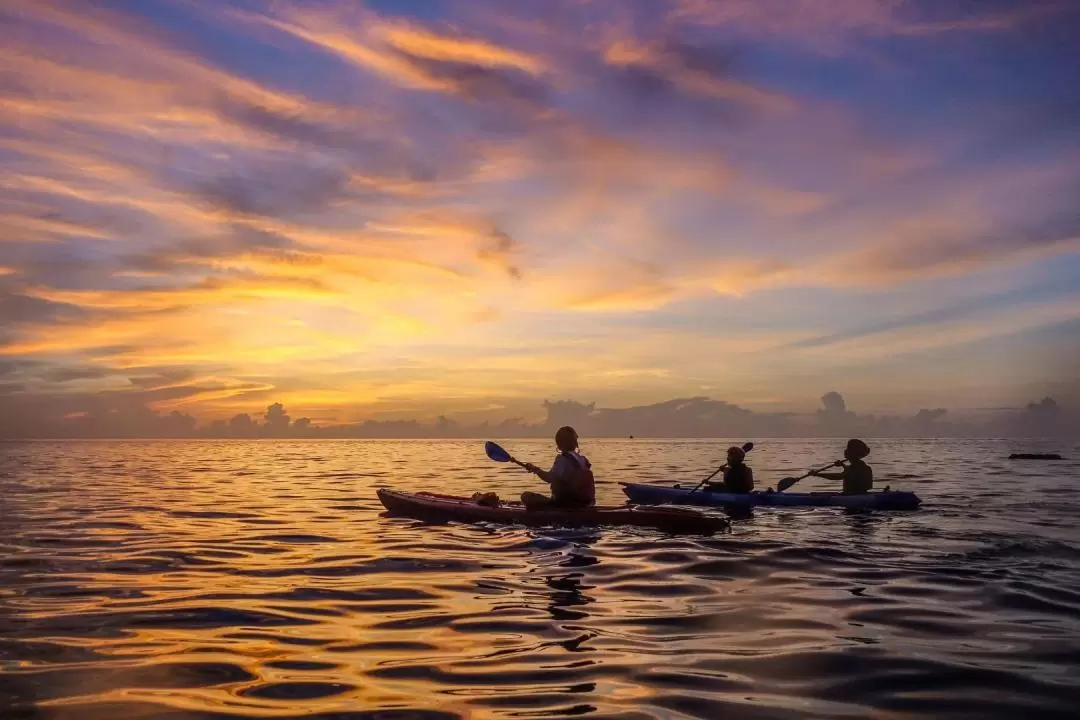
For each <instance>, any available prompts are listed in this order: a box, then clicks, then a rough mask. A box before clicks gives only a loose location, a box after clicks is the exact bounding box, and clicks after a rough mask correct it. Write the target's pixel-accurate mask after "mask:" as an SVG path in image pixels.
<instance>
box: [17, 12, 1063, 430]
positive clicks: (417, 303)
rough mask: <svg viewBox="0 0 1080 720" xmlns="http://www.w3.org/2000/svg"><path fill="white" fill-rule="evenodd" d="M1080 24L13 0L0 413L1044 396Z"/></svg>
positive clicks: (920, 403)
mask: <svg viewBox="0 0 1080 720" xmlns="http://www.w3.org/2000/svg"><path fill="white" fill-rule="evenodd" d="M1078 33H1080V3H1077V2H1073V1H1070V0H1063V1H1059V0H1022V1H1020V0H1018V1H1017V2H999V1H996V0H922V1H920V0H906V1H905V0H716V1H714V2H710V1H708V0H670V1H662V0H639V1H637V2H634V1H632V0H627V1H625V2H624V1H615V0H612V1H603V0H592V1H589V0H523V1H522V2H510V1H506V2H503V1H495V0H491V1H490V2H470V1H461V2H457V1H454V2H450V1H449V0H448V1H446V2H437V1H434V0H433V1H430V2H424V1H421V0H382V1H380V2H375V1H374V0H371V1H369V2H366V3H360V2H341V1H338V2H299V1H297V2H285V1H280V2H270V1H266V2H262V1H256V0H251V1H241V2H201V1H196V0H172V1H168V0H126V1H123V0H101V1H98V2H94V3H89V2H74V1H70V2H44V1H43V0H3V3H2V4H0V93H2V96H3V97H2V104H0V159H2V164H0V186H2V190H0V323H2V324H0V406H2V405H3V404H4V403H8V404H9V405H11V404H12V403H16V402H18V403H22V406H24V407H28V406H30V405H33V406H40V407H46V408H52V409H53V411H54V412H55V413H56V415H57V417H62V416H64V415H72V414H78V413H80V412H86V411H89V410H92V409H100V408H101V407H104V406H108V404H109V403H114V402H115V403H128V404H130V403H141V404H147V405H149V406H150V407H153V408H154V409H156V410H159V411H169V410H172V409H180V410H182V411H184V412H189V413H191V414H194V415H197V416H199V417H200V418H205V419H212V418H216V417H226V416H231V415H232V414H234V413H237V412H248V411H251V412H256V411H260V410H262V409H263V408H265V407H266V406H267V405H268V404H269V403H270V402H274V401H280V402H282V403H284V404H285V405H286V406H287V407H288V408H289V409H290V410H291V411H293V414H294V415H307V416H309V417H311V418H312V419H314V420H316V421H326V422H329V421H351V420H357V419H364V418H370V417H421V418H422V417H431V416H433V415H436V414H439V413H446V414H450V415H456V416H460V417H462V418H485V417H491V418H500V417H505V416H508V415H522V414H524V415H527V416H535V415H538V414H540V413H542V408H541V407H540V406H539V402H540V401H541V400H543V399H544V398H551V399H555V398H571V397H572V398H576V399H579V400H584V401H594V400H595V401H597V402H598V403H599V404H601V405H607V406H626V405H633V404H638V403H646V402H655V401H659V400H665V399H668V398H672V397H681V396H695V395H706V396H711V397H714V398H718V399H722V400H727V401H730V402H732V403H737V404H739V405H741V406H743V407H747V408H753V409H764V410H781V409H791V410H805V409H810V408H813V407H816V406H817V405H818V398H819V397H820V396H821V395H822V394H823V393H824V392H826V391H829V390H838V391H841V392H842V393H843V394H844V397H845V398H846V399H847V401H848V403H849V405H851V406H853V407H857V408H858V409H860V410H866V411H874V412H909V411H912V410H915V409H918V408H920V407H939V406H940V407H949V408H970V409H975V408H986V407H997V406H1009V405H1017V404H1022V403H1025V402H1027V401H1028V400H1031V399H1032V398H1035V397H1041V396H1043V395H1046V394H1058V395H1059V396H1062V395H1067V394H1068V393H1069V392H1075V388H1076V385H1075V384H1074V382H1075V380H1076V378H1077V376H1078V375H1080V372H1078V371H1077V367H1078V365H1080V353H1078V349H1080V200H1078V198H1080V82H1078V81H1077V70H1076V69H1077V68H1078V67H1080V43H1078V42H1077V40H1076V38H1077V35H1078ZM5 398H6V400H5ZM12 406H14V405H12Z"/></svg>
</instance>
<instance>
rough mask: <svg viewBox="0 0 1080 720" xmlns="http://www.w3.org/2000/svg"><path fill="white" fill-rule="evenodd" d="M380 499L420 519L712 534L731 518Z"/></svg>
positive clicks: (673, 511)
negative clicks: (529, 508) (626, 526)
mask: <svg viewBox="0 0 1080 720" xmlns="http://www.w3.org/2000/svg"><path fill="white" fill-rule="evenodd" d="M379 500H380V501H381V502H382V504H383V505H385V506H386V509H387V510H389V511H390V512H391V513H395V514H398V515H407V516H409V517H414V518H419V519H421V520H435V521H446V520H458V521H461V522H496V523H510V524H516V525H551V526H561V527H582V526H586V527H592V526H598V525H632V526H636V527H650V528H656V529H657V530H663V531H665V532H671V533H691V534H702V535H709V534H712V533H714V532H717V531H720V530H724V529H726V528H727V527H728V521H727V520H725V519H724V518H720V517H712V516H709V515H705V514H703V513H699V512H697V511H695V510H680V509H677V508H648V507H646V508H629V507H626V506H607V507H603V506H597V507H591V508H582V509H580V510H562V509H559V510H526V509H525V507H524V506H523V505H521V503H502V504H500V505H499V507H489V506H487V505H478V504H477V503H476V502H475V501H473V500H472V499H471V498H465V497H456V496H453V495H436V494H433V493H426V492H422V493H407V492H400V491H397V490H385V489H382V490H379Z"/></svg>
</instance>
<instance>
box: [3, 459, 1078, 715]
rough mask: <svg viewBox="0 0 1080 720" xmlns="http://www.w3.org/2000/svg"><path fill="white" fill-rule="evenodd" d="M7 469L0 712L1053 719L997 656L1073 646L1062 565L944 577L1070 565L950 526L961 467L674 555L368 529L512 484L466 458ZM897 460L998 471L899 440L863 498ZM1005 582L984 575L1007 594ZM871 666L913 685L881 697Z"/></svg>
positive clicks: (1003, 534)
mask: <svg viewBox="0 0 1080 720" xmlns="http://www.w3.org/2000/svg"><path fill="white" fill-rule="evenodd" d="M519 445H520V446H522V448H523V452H522V454H523V455H527V454H528V455H532V456H534V457H537V458H541V457H543V456H544V455H545V454H546V453H547V452H548V448H547V444H546V443H535V442H533V443H519ZM725 446H726V444H725V442H716V443H702V442H697V443H694V442H685V443H677V442H676V443H648V442H643V441H638V442H635V443H626V442H615V441H608V442H606V443H594V444H593V446H592V447H590V454H591V456H592V457H593V459H594V462H595V463H596V465H597V467H598V468H603V469H604V470H605V471H606V473H607V475H606V477H608V478H609V479H615V477H618V479H631V480H660V479H667V480H682V481H687V480H691V479H694V478H697V477H700V476H701V475H703V474H707V472H708V470H709V469H710V468H708V463H709V462H710V461H711V460H712V459H714V458H715V457H717V456H718V452H719V451H720V450H721V449H722V448H723V447H725ZM5 450H7V453H6V454H5V455H4V456H3V458H2V459H0V472H2V473H3V474H2V476H0V482H2V483H3V487H2V490H3V498H4V500H3V503H4V504H3V510H4V513H3V515H2V516H0V524H2V525H0V529H2V530H3V535H2V538H3V539H2V540H0V542H2V544H3V547H2V549H3V558H4V559H3V561H2V562H0V580H2V581H3V582H2V583H0V587H2V588H3V590H0V610H2V613H0V630H3V636H2V639H0V680H3V681H4V682H3V683H0V684H2V685H5V686H7V687H8V688H11V689H9V690H4V691H0V708H6V709H7V710H8V711H9V714H10V713H12V712H14V713H23V714H24V716H25V717H30V716H31V714H32V716H33V717H44V718H63V719H64V720H66V719H67V718H72V719H75V718H78V719H79V720H84V719H85V720H112V719H113V718H121V717H123V718H128V717H147V718H149V717H169V718H170V719H173V718H184V720H188V718H205V717H215V718H220V717H237V718H241V717H333V718H335V720H341V719H343V718H349V719H350V720H352V719H358V718H369V717H371V718H373V717H376V715H375V714H374V713H375V712H376V711H383V712H390V711H401V712H402V713H405V711H409V712H410V713H411V714H401V715H398V716H395V715H386V716H385V717H419V718H443V717H454V716H459V717H470V718H488V717H492V718H494V717H541V716H544V717H564V716H570V715H589V714H597V715H601V716H604V717H611V716H619V715H623V716H625V717H631V716H636V717H643V716H670V717H718V716H720V715H721V714H724V713H730V712H735V713H737V714H738V713H745V712H747V711H750V710H755V711H758V712H761V713H763V714H764V715H768V716H783V715H785V714H787V715H794V716H798V715H803V714H810V715H818V716H837V715H845V714H849V715H858V716H865V715H866V714H868V713H872V712H881V711H889V709H890V708H892V709H896V707H900V706H903V707H904V708H908V709H913V711H916V712H921V711H925V710H928V709H930V708H931V707H933V702H934V700H935V698H937V697H946V696H948V697H952V698H956V697H963V698H965V699H966V701H967V702H968V703H969V707H976V708H978V707H983V708H984V709H985V710H986V711H987V712H989V713H990V714H993V713H994V712H995V709H997V710H1002V711H1004V710H1010V709H1011V710H1015V709H1016V706H1012V705H1009V704H1008V702H1004V704H1002V703H1001V702H997V701H995V702H996V704H991V703H990V702H989V701H988V700H986V699H985V697H983V698H982V699H980V695H979V694H978V693H977V692H975V690H974V689H973V687H972V685H971V683H970V682H969V680H967V679H965V678H966V677H967V676H966V675H965V674H964V673H965V672H967V671H966V670H964V668H965V667H966V664H967V663H969V662H970V660H971V657H970V656H971V654H974V655H975V656H977V658H978V661H979V664H980V667H983V668H997V672H998V673H999V674H998V675H995V676H994V677H995V678H996V682H997V683H998V687H999V688H1005V689H1006V690H1008V689H1009V688H1010V687H1011V686H1015V687H1014V688H1013V689H1014V690H1015V693H1016V695H1015V696H1016V697H1018V698H1021V700H1018V701H1017V702H1027V703H1032V702H1035V703H1036V704H1038V703H1041V707H1043V708H1044V709H1047V708H1049V709H1053V708H1054V707H1056V705H1055V704H1056V703H1058V702H1059V701H1061V702H1063V700H1062V698H1064V697H1066V690H1067V688H1068V686H1067V684H1066V681H1064V680H1063V678H1065V677H1067V673H1063V671H1062V668H1060V667H1051V666H1044V665H1040V664H1039V662H1038V661H1037V660H1032V661H1031V662H1032V663H1033V664H1034V666H1036V667H1037V668H1038V669H1037V670H1036V671H1031V670H1030V669H1029V670H1027V671H1024V672H1020V671H1017V670H1016V669H1015V667H1014V665H1015V662H1014V658H1013V656H1014V655H1015V653H1016V652H1017V651H1016V642H1017V638H1026V641H1027V642H1028V643H1029V644H1030V645H1031V646H1032V647H1035V646H1038V647H1040V648H1043V649H1044V650H1047V649H1052V648H1054V647H1057V644H1060V643H1064V642H1066V640H1065V639H1064V638H1067V637H1075V631H1077V630H1080V628H1078V627H1077V621H1076V619H1075V618H1076V617H1077V614H1076V612H1075V610H1076V609H1080V589H1078V588H1077V586H1076V585H1075V584H1074V585H1070V584H1069V583H1070V582H1073V581H1074V580H1075V578H1076V562H1075V558H1076V556H1073V561H1072V565H1069V562H1068V561H1067V559H1066V560H1063V561H1062V563H1063V565H1062V566H1063V567H1065V568H1066V571H1063V574H1058V575H1055V574H1053V573H1048V572H1047V571H1046V570H1045V568H1043V569H1042V570H1041V571H1039V572H1036V571H1035V569H1034V568H1033V569H1032V575H1031V576H1030V577H1027V576H1024V577H1023V581H1024V582H1027V583H1039V585H1038V588H1041V589H1038V590H1037V592H1042V593H1051V592H1052V593H1054V594H1055V595H1054V596H1055V597H1057V598H1059V600H1058V602H1059V604H1060V605H1061V606H1062V608H1064V609H1069V610H1070V612H1065V611H1064V610H1062V611H1061V612H1054V611H1053V610H1052V609H1048V608H1047V607H1040V606H1035V605H1032V606H1031V607H1024V608H1019V609H1018V607H1016V606H1015V603H1014V606H1011V607H1010V606H1003V607H999V606H995V605H993V604H992V603H987V602H986V598H985V587H986V583H987V582H988V580H989V579H991V578H994V577H998V576H999V575H1000V567H999V566H998V563H999V559H998V558H996V557H995V556H994V555H993V553H992V552H990V553H989V554H985V553H984V554H983V555H974V556H973V555H970V554H965V553H970V551H971V548H972V547H985V546H987V544H989V546H990V547H991V548H994V547H999V545H1000V542H1001V541H1002V539H1003V538H1008V539H1009V540H1010V541H1012V540H1015V539H1016V538H1017V537H1018V534H1020V533H1025V532H1026V533H1029V534H1031V533H1034V534H1033V535H1031V537H1033V538H1034V539H1032V540H1031V542H1038V543H1042V545H1040V547H1043V548H1044V550H1046V549H1047V548H1049V550H1046V552H1044V553H1043V555H1046V554H1048V553H1050V554H1052V552H1051V551H1060V552H1062V553H1065V554H1066V558H1067V557H1068V556H1067V553H1068V552H1069V549H1070V548H1072V551H1073V552H1076V550H1075V546H1073V545H1070V544H1069V543H1070V542H1071V541H1070V540H1068V538H1069V537H1071V535H1070V534H1069V533H1070V531H1071V526H1070V524H1069V523H1070V521H1068V520H1067V519H1063V520H1062V521H1061V522H1060V523H1058V524H1057V525H1055V524H1054V523H1053V522H1047V518H1046V513H1045V512H1043V513H1041V515H1040V516H1041V518H1042V521H1043V524H1042V526H1041V527H1039V528H1037V529H1035V530H1033V525H1032V522H1030V518H1024V517H1016V516H1015V511H1014V513H1013V516H1011V517H1010V518H1004V516H1003V517H1002V518H1000V519H999V518H998V516H997V515H996V514H995V512H994V508H995V505H994V503H995V500H994V498H993V496H988V498H987V499H986V500H985V501H984V507H983V509H982V510H981V511H980V512H982V513H983V515H982V519H981V520H980V523H981V524H979V525H976V524H973V523H971V522H969V521H968V520H967V519H966V516H965V515H964V514H963V513H960V512H959V510H960V509H962V508H970V505H971V502H972V500H971V497H970V495H964V496H963V497H962V498H960V495H959V493H960V492H961V491H962V492H964V493H969V492H970V487H971V485H970V482H969V480H970V478H967V477H964V476H962V475H959V474H957V475H955V476H945V477H942V475H940V474H939V475H938V476H936V477H935V478H933V479H929V478H918V477H908V478H907V479H904V480H903V481H902V484H904V485H906V486H907V487H909V488H911V489H915V490H917V491H918V492H920V494H924V495H929V497H928V498H926V499H927V500H928V504H929V505H930V506H931V509H928V510H925V511H920V512H919V513H911V514H893V515H890V514H877V515H869V516H866V515H864V516H852V515H845V514H843V513H842V512H839V511H833V510H804V509H776V510H773V511H768V512H758V513H756V514H755V515H754V516H753V517H751V518H750V519H747V520H745V521H741V522H739V523H737V526H736V531H735V533H734V535H732V536H730V537H723V538H712V539H699V538H693V537H679V538H671V537H665V536H662V535H659V534H657V533H654V532H651V531H639V530H603V531H594V530H575V531H570V530H557V529H555V530H526V529H521V528H496V527H490V528H489V527H474V526H462V525H456V524H451V525H431V524H424V523H421V522H418V521H413V520H409V519H400V518H385V517H382V515H381V511H382V508H381V506H380V505H379V504H378V502H377V500H376V498H375V492H374V491H375V488H377V487H382V486H395V487H403V488H410V489H425V488H427V489H438V490H441V491H451V492H452V491H461V492H463V493H464V492H471V491H473V490H487V489H497V490H499V491H500V492H502V494H504V495H514V494H516V493H518V492H520V491H521V490H523V489H528V488H529V487H531V486H530V485H529V478H528V476H525V475H524V474H522V473H517V472H511V471H507V470H505V469H503V468H502V467H500V466H493V465H492V464H490V463H488V462H487V461H486V460H485V459H484V458H483V456H482V453H481V451H480V448H479V445H478V443H471V442H400V443H394V442H389V443H388V442H334V441H318V442H299V441H291V442H269V441H267V442H249V443H243V442H237V443H218V442H141V443H32V444H25V443H24V444H8V445H7V446H6V447H5ZM830 451H832V448H831V446H830V444H829V442H828V441H814V442H810V441H772V442H771V443H761V445H760V446H759V449H757V450H755V458H754V462H755V469H756V470H757V472H758V474H759V475H763V476H774V477H781V476H782V475H784V474H790V471H791V470H794V469H800V468H803V467H810V466H813V465H815V464H819V463H820V460H821V458H822V457H827V455H828V453H829V452H830ZM922 453H935V454H936V456H938V457H942V456H949V455H950V454H952V456H954V457H955V458H956V462H957V465H958V466H962V467H968V468H971V467H972V463H976V465H977V467H976V468H975V470H973V472H978V473H979V475H980V476H981V477H985V473H986V472H992V471H993V468H994V467H995V466H993V465H991V464H987V461H986V460H985V456H986V455H987V454H988V451H987V449H986V448H981V447H978V446H970V445H962V444H961V445H958V446H948V447H944V448H943V447H935V448H929V449H927V448H922V447H915V448H912V447H910V446H905V445H903V444H901V443H898V444H896V446H895V447H894V448H893V449H892V451H891V454H890V450H889V448H883V449H882V450H881V451H880V452H879V455H880V456H881V457H882V459H881V460H880V461H878V462H877V464H876V470H877V472H878V474H879V477H888V475H889V473H890V472H892V473H896V474H899V473H901V472H905V473H909V474H910V469H911V467H912V465H913V464H914V462H915V461H918V460H920V459H921V457H922ZM979 458H982V459H981V460H980V459H979ZM672 465H677V466H681V467H684V468H685V470H684V471H682V472H681V473H672V472H671V471H670V470H669V469H668V468H669V467H670V466H672ZM1074 470H1075V468H1074ZM1055 471H1056V472H1057V474H1058V476H1060V474H1061V472H1062V467H1061V466H1057V467H1055ZM602 477H604V476H602ZM1055 477H1057V476H1054V477H1051V476H1047V478H1046V479H1045V480H1044V481H1043V482H1044V483H1045V486H1046V489H1047V492H1056V487H1057V485H1056V484H1055V483H1057V482H1061V481H1060V477H1058V479H1056V480H1055ZM893 484H894V486H896V485H897V484H898V483H896V482H894V483H893ZM600 492H601V499H602V500H606V501H617V500H618V497H617V494H616V488H615V487H614V486H613V485H611V484H607V485H601V488H600ZM1056 497H1057V496H1056V495H1055V498H1056ZM1055 501H1056V502H1058V504H1059V505H1060V500H1055ZM935 503H936V505H937V508H938V509H936V510H935V509H933V506H934V504H935ZM969 512H970V511H969ZM1008 522H1012V523H1014V525H1007V524H1004V523H1008ZM994 523H1002V524H1001V525H1000V526H999V527H995V526H994ZM995 533H996V534H995ZM1002 547H1005V551H1006V553H1007V552H1008V548H1009V546H1002ZM1025 562H1026V560H1025V559H1024V558H1023V557H1019V558H1018V557H1006V558H1002V559H1000V563H1001V564H1005V565H1007V566H1008V567H1009V568H1010V571H1011V572H1013V573H1023V572H1024V570H1025V568H1026V565H1025ZM980 563H982V565H980ZM1032 592H1035V591H1034V590H1033V591H1032ZM1033 614H1034V615H1035V616H1038V620H1039V622H1038V623H1032V622H1031V621H1030V620H1031V618H1032V615H1033ZM1066 632H1070V633H1073V635H1064V634H1063V633H1066ZM976 639H977V641H978V645H977V648H978V649H977V650H972V649H970V647H969V648H968V649H967V650H964V652H966V653H968V654H967V655H965V656H964V657H963V658H961V656H960V654H959V653H960V652H961V651H960V650H959V647H960V646H961V645H963V644H964V643H965V642H971V643H974V642H975V641H976ZM1047 651H1049V650H1047ZM913 658H919V660H918V662H916V661H914V660H913ZM1010 663H1012V664H1010ZM1059 665H1060V663H1059ZM1069 669H1070V668H1067V667H1066V668H1065V670H1069ZM1072 669H1075V668H1072ZM896 673H899V674H900V675H903V676H904V677H916V678H920V683H921V685H920V683H915V682H911V683H908V684H907V685H904V684H901V685H895V683H894V684H889V683H882V682H879V680H880V678H883V677H892V676H893V675H894V674H896ZM909 685H910V686H911V687H910V688H909V687H908V686H909ZM915 687H919V688H920V689H919V692H918V693H915V692H914V691H913V688H915ZM1033 698H1034V699H1033ZM979 703H984V704H983V705H981V706H980V704H979ZM168 713H174V714H168ZM335 713H336V714H335ZM634 713H638V714H637V715H634ZM2 717H5V718H7V717H9V715H3V716H2ZM12 717H19V715H17V714H16V715H12ZM379 717H382V716H379Z"/></svg>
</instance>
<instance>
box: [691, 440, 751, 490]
mask: <svg viewBox="0 0 1080 720" xmlns="http://www.w3.org/2000/svg"><path fill="white" fill-rule="evenodd" d="M702 489H703V490H704V491H705V492H722V493H749V492H753V491H754V471H753V470H751V469H750V466H749V465H747V464H746V451H745V450H743V449H742V448H741V447H736V446H734V445H733V446H732V447H729V448H728V451H727V464H726V465H725V466H724V479H723V480H722V481H721V482H718V483H709V484H708V485H706V486H705V487H704V488H702Z"/></svg>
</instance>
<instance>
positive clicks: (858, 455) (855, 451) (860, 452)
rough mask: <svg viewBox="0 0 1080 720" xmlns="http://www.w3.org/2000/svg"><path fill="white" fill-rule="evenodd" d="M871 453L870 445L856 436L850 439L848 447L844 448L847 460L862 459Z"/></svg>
mask: <svg viewBox="0 0 1080 720" xmlns="http://www.w3.org/2000/svg"><path fill="white" fill-rule="evenodd" d="M869 454H870V446H869V445H867V444H866V443H864V442H863V441H862V440H855V439H854V438H853V439H851V440H848V443H847V447H846V448H844V458H845V459H847V460H862V459H863V458H865V457H866V456H867V455H869Z"/></svg>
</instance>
